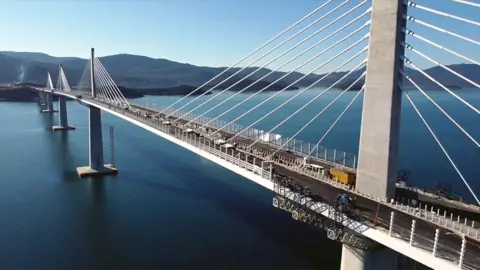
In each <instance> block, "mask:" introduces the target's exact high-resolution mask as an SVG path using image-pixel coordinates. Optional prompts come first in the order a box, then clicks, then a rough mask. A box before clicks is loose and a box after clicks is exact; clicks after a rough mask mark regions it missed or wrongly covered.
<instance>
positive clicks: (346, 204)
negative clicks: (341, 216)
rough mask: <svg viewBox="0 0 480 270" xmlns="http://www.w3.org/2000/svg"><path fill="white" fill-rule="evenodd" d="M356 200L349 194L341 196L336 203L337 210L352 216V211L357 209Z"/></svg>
mask: <svg viewBox="0 0 480 270" xmlns="http://www.w3.org/2000/svg"><path fill="white" fill-rule="evenodd" d="M355 205H356V198H355V197H351V196H349V195H348V194H345V193H343V194H339V195H338V196H337V200H336V201H335V209H336V210H337V211H339V212H341V213H345V214H347V215H350V214H351V212H352V209H353V208H355Z"/></svg>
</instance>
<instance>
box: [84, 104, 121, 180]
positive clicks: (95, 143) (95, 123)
mask: <svg viewBox="0 0 480 270" xmlns="http://www.w3.org/2000/svg"><path fill="white" fill-rule="evenodd" d="M101 117H102V115H101V111H100V109H99V108H96V107H93V106H90V107H89V166H85V167H78V168H77V173H78V175H79V176H80V177H84V176H99V175H109V174H117V173H118V171H117V169H116V168H115V167H114V166H113V165H111V164H104V159H103V138H102V118H101Z"/></svg>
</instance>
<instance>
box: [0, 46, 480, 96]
mask: <svg viewBox="0 0 480 270" xmlns="http://www.w3.org/2000/svg"><path fill="white" fill-rule="evenodd" d="M100 60H101V62H102V63H103V65H104V66H105V68H106V69H107V70H108V72H109V73H110V75H111V76H112V78H113V79H114V80H115V82H116V83H117V85H119V86H122V87H125V88H138V89H144V90H145V89H156V88H158V89H164V90H165V89H175V88H176V87H177V88H178V87H180V86H193V87H198V86H200V85H202V84H203V83H205V82H207V81H208V80H210V79H211V78H213V77H214V76H216V75H217V74H219V73H220V72H221V71H223V70H225V69H226V68H213V67H200V66H194V65H190V64H184V63H178V62H174V61H170V60H166V59H153V58H149V57H145V56H139V55H129V54H119V55H112V56H106V57H102V58H100ZM86 63H87V61H86V60H85V59H81V58H76V57H53V56H50V55H47V54H43V53H33V52H5V51H4V52H1V51H0V83H11V82H14V81H20V82H37V83H40V84H44V83H45V81H46V75H45V74H46V73H47V71H49V72H50V73H51V74H52V79H53V80H54V81H56V76H57V73H58V65H59V64H62V65H63V67H64V70H65V74H66V76H67V79H68V80H69V82H70V85H72V86H73V85H76V84H77V83H78V82H79V81H80V78H81V76H82V73H83V70H84V68H85V65H86ZM448 67H449V68H450V69H452V70H454V71H455V72H458V73H460V74H462V75H463V76H465V77H467V78H469V79H471V80H473V81H475V82H477V83H480V67H479V66H477V65H473V64H472V65H470V64H457V65H449V66H448ZM256 69H257V68H256V67H251V68H246V69H244V70H243V71H242V72H240V73H239V74H237V75H236V76H234V77H233V78H232V79H230V80H228V82H227V83H224V84H222V85H221V86H220V87H218V88H217V89H225V88H226V87H228V86H231V85H233V84H234V83H236V82H238V81H239V80H240V79H242V78H244V77H245V76H246V75H248V74H249V73H250V72H252V71H254V70H256ZM238 70H239V68H233V69H231V70H229V71H228V72H226V73H225V74H224V75H223V76H220V77H219V78H218V79H217V80H215V81H214V82H212V84H210V85H208V86H207V87H206V88H208V87H212V86H214V85H215V84H216V83H219V82H220V80H223V79H225V78H227V77H228V76H230V75H232V74H233V73H235V72H236V71H238ZM270 71H271V70H269V69H266V68H262V69H260V70H259V71H258V72H256V73H255V74H254V75H252V76H251V77H249V78H248V79H245V80H244V81H242V82H241V83H239V84H238V85H237V86H235V87H232V89H231V90H232V91H239V90H241V89H243V88H244V87H246V86H248V85H249V84H251V83H252V82H254V81H255V80H257V79H259V78H261V77H262V76H264V75H266V74H267V73H269V72H270ZM363 71H364V70H358V71H355V72H353V73H352V74H351V75H350V76H349V77H347V79H346V80H345V81H344V82H342V83H341V84H339V86H338V88H346V87H347V86H348V85H349V84H351V83H352V82H353V81H354V80H355V79H356V78H357V77H358V76H359V75H360V74H361V73H362V72H363ZM425 72H427V73H428V74H429V75H431V76H433V77H434V78H436V79H438V80H439V81H440V82H441V83H443V84H445V85H448V86H450V87H453V88H462V87H471V85H470V84H469V83H468V82H466V81H464V80H462V79H461V78H459V77H457V76H456V75H453V74H451V73H450V72H448V71H446V70H444V69H443V68H441V67H433V68H429V69H427V70H425ZM407 73H408V74H410V76H411V77H412V78H413V79H414V80H415V81H416V82H417V83H418V84H420V85H422V86H424V87H428V88H430V89H432V88H438V87H437V86H436V85H435V84H434V83H432V82H431V81H430V80H428V79H427V78H426V77H425V76H423V75H422V74H420V73H419V72H416V71H413V70H407ZM284 74H285V73H284V72H273V73H272V74H271V75H270V76H268V77H267V78H266V79H265V80H263V81H261V82H258V83H257V84H255V85H254V86H252V87H251V88H250V89H249V91H258V90H260V89H262V88H264V87H265V86H267V85H268V84H269V83H270V82H273V81H274V80H276V79H278V78H280V77H281V76H283V75H284ZM345 74H346V72H336V73H333V74H331V75H330V76H328V77H327V78H326V79H325V80H324V81H322V83H321V84H319V85H321V86H330V85H331V84H332V83H333V82H335V81H337V80H338V79H339V78H340V77H341V76H344V75H345ZM303 75H304V74H302V73H299V72H293V73H292V74H290V75H289V76H287V77H286V78H284V79H282V80H280V81H279V82H278V83H276V84H274V85H272V86H271V87H270V88H268V90H270V91H278V90H280V89H283V88H284V87H286V86H288V85H289V84H291V83H293V82H294V81H295V80H297V79H298V78H300V77H301V76H303ZM321 76H322V75H315V74H312V75H308V76H306V78H305V79H304V80H302V81H300V82H299V83H296V84H295V85H294V86H295V87H290V89H297V87H303V86H307V85H310V84H311V83H313V82H315V81H317V80H318V79H319V78H320V77H321ZM362 84H363V81H361V82H360V83H359V84H357V85H356V86H355V87H354V88H355V89H358V88H359V87H360V86H361V85H362ZM405 84H406V85H409V84H408V83H405Z"/></svg>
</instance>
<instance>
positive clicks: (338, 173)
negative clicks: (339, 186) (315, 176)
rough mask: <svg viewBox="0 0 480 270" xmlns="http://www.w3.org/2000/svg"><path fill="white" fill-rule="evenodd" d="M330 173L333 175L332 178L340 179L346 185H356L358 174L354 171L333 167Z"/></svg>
mask: <svg viewBox="0 0 480 270" xmlns="http://www.w3.org/2000/svg"><path fill="white" fill-rule="evenodd" d="M330 175H332V179H333V180H335V181H338V182H340V183H343V184H345V185H350V186H354V185H355V180H356V175H355V174H353V173H348V172H345V171H342V170H340V169H335V168H331V169H330Z"/></svg>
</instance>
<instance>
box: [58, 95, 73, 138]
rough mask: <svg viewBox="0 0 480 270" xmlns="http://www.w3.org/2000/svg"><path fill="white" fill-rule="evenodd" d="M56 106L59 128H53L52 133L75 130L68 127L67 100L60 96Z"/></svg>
mask: <svg viewBox="0 0 480 270" xmlns="http://www.w3.org/2000/svg"><path fill="white" fill-rule="evenodd" d="M58 105H59V107H60V109H59V111H60V114H59V122H60V125H59V126H53V127H52V129H53V131H57V130H71V129H75V127H72V126H69V125H68V117H67V99H66V98H65V97H64V96H60V97H59V99H58Z"/></svg>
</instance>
